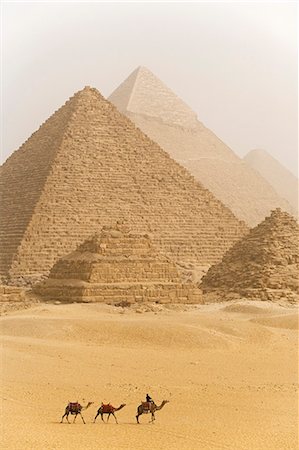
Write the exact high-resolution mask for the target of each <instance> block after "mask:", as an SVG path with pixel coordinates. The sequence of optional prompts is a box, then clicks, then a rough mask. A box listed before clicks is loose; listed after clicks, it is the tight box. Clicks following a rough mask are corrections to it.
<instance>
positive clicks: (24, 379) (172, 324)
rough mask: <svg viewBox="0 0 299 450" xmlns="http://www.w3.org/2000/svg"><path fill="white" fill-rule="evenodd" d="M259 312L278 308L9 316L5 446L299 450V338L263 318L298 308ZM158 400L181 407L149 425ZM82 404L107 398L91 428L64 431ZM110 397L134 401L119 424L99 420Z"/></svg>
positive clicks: (83, 310) (57, 309)
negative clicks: (140, 410)
mask: <svg viewBox="0 0 299 450" xmlns="http://www.w3.org/2000/svg"><path fill="white" fill-rule="evenodd" d="M235 305H236V306H238V305H239V308H241V306H242V302H240V301H239V302H236V304H235ZM227 306H228V305H227ZM230 306H232V304H231V305H230ZM245 306H246V303H245ZM254 306H255V307H256V308H257V310H256V311H259V310H265V311H266V312H265V313H263V314H260V313H259V312H255V313H254V314H253V313H252V311H251V312H248V313H245V310H246V308H245V309H243V310H242V313H240V314H236V312H230V311H229V310H228V309H225V308H224V305H223V304H213V305H200V306H196V305H195V306H188V307H186V308H185V309H186V310H185V311H180V309H182V305H179V306H178V307H177V308H173V310H172V309H171V308H169V307H166V306H165V307H164V306H161V305H159V306H158V308H157V307H155V306H154V305H152V306H150V305H149V307H148V308H147V309H146V311H147V312H142V311H140V310H138V307H137V306H136V307H135V306H133V307H129V308H123V307H112V306H107V305H102V304H64V305H54V304H39V305H36V306H35V307H33V308H31V309H27V310H24V311H18V312H12V313H11V314H9V315H6V316H3V317H2V318H1V319H0V320H1V330H2V335H3V337H2V340H3V347H2V353H3V362H4V366H3V367H4V370H3V372H2V381H3V382H2V385H1V391H2V392H1V397H2V405H3V408H2V412H3V424H4V428H3V448H6V449H16V450H18V449H41V448H42V449H51V450H52V449H66V450H68V449H73V448H74V447H76V448H80V449H104V448H107V447H109V448H111V449H113V450H114V449H115V450H116V449H139V448H144V447H148V446H149V445H150V444H151V443H154V445H155V448H159V449H188V450H189V449H205V450H206V449H238V450H240V449H244V450H245V449H249V448H250V449H253V450H257V449H258V450H260V449H269V450H270V449H271V450H273V449H279V450H280V449H282V448H296V439H297V426H296V425H297V420H296V419H297V416H296V414H297V404H296V392H297V385H296V383H297V375H298V373H297V371H296V367H297V365H296V364H297V340H296V339H297V332H296V330H293V329H291V328H278V327H270V326H266V325H264V324H260V323H258V322H257V321H258V320H264V319H265V320H270V319H271V318H274V319H275V318H277V317H278V316H279V317H285V319H286V320H288V317H289V316H291V315H293V316H294V315H295V314H296V311H297V309H296V307H295V306H291V307H288V308H285V307H282V306H279V305H277V304H275V305H271V304H270V303H268V302H267V303H265V302H260V303H259V302H255V303H254ZM175 309H177V310H175ZM224 309H225V310H224ZM255 314H256V315H255ZM253 320H255V322H253ZM147 392H149V393H150V394H151V395H152V396H153V398H154V399H155V400H156V401H157V402H161V401H162V400H163V399H168V400H170V403H169V404H167V405H166V406H165V407H164V408H163V410H161V411H159V412H157V414H156V419H157V420H156V423H155V424H154V425H150V424H148V420H149V417H148V416H142V417H141V425H137V424H135V414H136V406H137V405H138V404H139V403H140V401H141V400H142V399H143V398H144V396H145V394H146V393H147ZM76 400H78V401H80V402H81V403H84V404H85V403H87V402H88V401H93V402H95V403H94V404H93V405H92V406H91V407H90V408H89V409H88V410H86V411H84V412H83V415H84V419H85V421H86V425H84V424H83V423H82V422H81V421H80V418H79V417H78V418H77V423H76V424H75V425H68V424H62V425H61V424H60V423H59V421H60V419H61V416H62V414H63V412H64V407H65V404H66V403H67V402H68V401H76ZM101 401H103V402H107V403H108V402H111V403H112V404H114V405H115V406H118V405H120V404H121V403H126V405H127V406H126V407H125V408H124V409H122V410H121V411H119V412H117V413H116V415H117V417H118V421H119V425H116V424H114V420H113V418H112V420H111V419H110V422H111V423H109V425H106V424H103V423H102V422H101V420H100V418H98V422H97V423H96V424H93V423H92V421H93V418H94V416H95V413H96V410H97V407H98V406H99V404H100V402H101ZM71 421H72V419H71Z"/></svg>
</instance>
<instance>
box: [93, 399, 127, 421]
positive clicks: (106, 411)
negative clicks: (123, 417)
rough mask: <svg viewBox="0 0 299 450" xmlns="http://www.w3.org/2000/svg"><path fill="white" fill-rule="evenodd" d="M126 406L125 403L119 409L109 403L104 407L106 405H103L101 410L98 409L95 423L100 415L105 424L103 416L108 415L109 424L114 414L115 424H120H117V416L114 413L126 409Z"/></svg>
mask: <svg viewBox="0 0 299 450" xmlns="http://www.w3.org/2000/svg"><path fill="white" fill-rule="evenodd" d="M125 406H126V405H125V403H123V404H122V405H120V406H119V407H118V408H115V407H114V406H112V405H110V403H109V404H108V405H104V404H103V403H102V404H101V406H100V407H99V409H98V412H97V415H96V416H95V418H94V421H93V422H95V421H96V418H97V417H98V416H99V415H101V419H102V421H103V422H104V418H103V415H104V414H108V417H107V423H108V420H109V417H110V416H111V414H112V416H113V417H114V419H115V422H116V423H118V422H117V418H116V416H115V414H114V413H115V412H116V411H119V410H120V409H122V408H124V407H125Z"/></svg>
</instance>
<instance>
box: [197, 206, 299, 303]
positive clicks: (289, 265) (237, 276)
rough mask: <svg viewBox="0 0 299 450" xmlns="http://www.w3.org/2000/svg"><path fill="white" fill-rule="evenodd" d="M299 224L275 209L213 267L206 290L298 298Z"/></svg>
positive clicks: (222, 295) (223, 294) (265, 297)
mask: <svg viewBox="0 0 299 450" xmlns="http://www.w3.org/2000/svg"><path fill="white" fill-rule="evenodd" d="M298 242H299V227H298V223H297V222H296V220H295V219H294V218H293V217H292V216H291V215H289V214H288V213H286V212H283V211H281V210H280V209H277V210H275V211H272V213H271V215H270V216H269V217H267V218H266V219H265V220H264V221H263V222H262V223H260V224H259V225H258V226H257V227H255V228H253V229H251V230H250V232H249V233H248V234H247V235H246V236H244V237H243V238H242V239H241V240H240V241H239V242H237V243H236V244H235V245H234V246H233V247H231V249H230V250H228V252H227V253H226V254H225V255H224V257H223V259H222V261H221V262H220V263H218V264H216V265H214V266H213V267H211V268H210V269H209V271H208V273H207V274H206V275H205V276H204V277H203V279H202V284H201V286H202V288H203V291H204V292H205V293H218V294H219V298H220V299H221V300H223V299H224V298H225V297H228V296H229V295H230V294H232V293H236V294H238V296H239V297H240V296H245V297H249V298H255V299H259V300H278V299H288V300H291V301H292V300H298V297H299V280H298V273H299V248H298Z"/></svg>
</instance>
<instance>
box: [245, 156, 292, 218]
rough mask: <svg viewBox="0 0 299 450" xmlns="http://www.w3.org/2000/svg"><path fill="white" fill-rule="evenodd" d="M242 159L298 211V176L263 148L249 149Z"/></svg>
mask: <svg viewBox="0 0 299 450" xmlns="http://www.w3.org/2000/svg"><path fill="white" fill-rule="evenodd" d="M244 160H245V161H246V162H247V164H249V165H250V166H251V167H252V168H253V169H255V170H257V171H258V172H259V173H260V175H262V177H264V178H265V180H267V181H268V182H269V183H270V184H271V186H272V187H273V188H274V189H275V191H276V192H277V193H278V195H280V196H281V197H284V198H286V199H287V200H288V202H289V203H290V204H291V205H292V207H293V208H294V210H295V211H296V212H298V178H296V177H295V175H293V174H292V172H290V171H289V170H288V169H286V168H285V167H284V166H283V165H282V164H281V163H280V162H279V161H277V159H275V158H273V156H271V155H270V154H269V153H268V152H266V151H265V150H259V149H256V150H251V151H250V152H249V153H247V155H246V156H245V157H244Z"/></svg>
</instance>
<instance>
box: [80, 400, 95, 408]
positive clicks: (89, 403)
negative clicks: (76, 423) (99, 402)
mask: <svg viewBox="0 0 299 450" xmlns="http://www.w3.org/2000/svg"><path fill="white" fill-rule="evenodd" d="M93 404H94V402H88V403H87V405H86V406H83V408H82V409H87V408H89V407H90V406H91V405H93Z"/></svg>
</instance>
